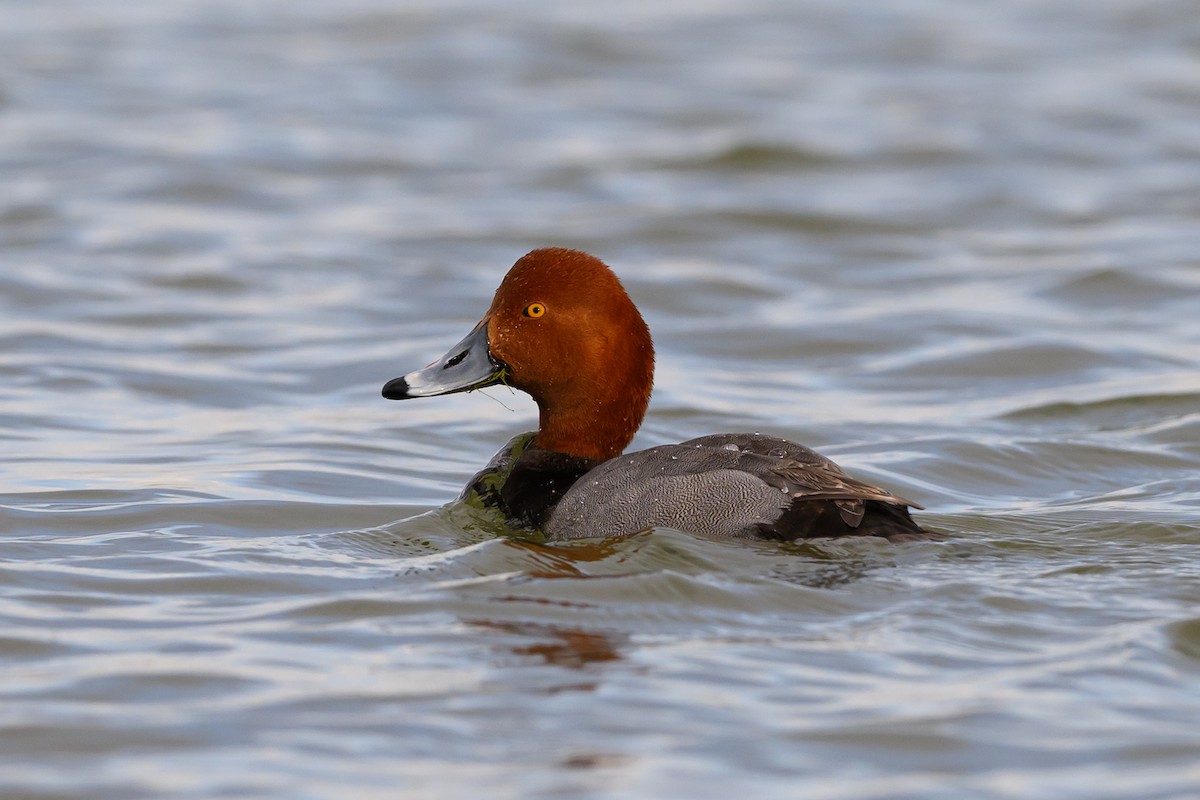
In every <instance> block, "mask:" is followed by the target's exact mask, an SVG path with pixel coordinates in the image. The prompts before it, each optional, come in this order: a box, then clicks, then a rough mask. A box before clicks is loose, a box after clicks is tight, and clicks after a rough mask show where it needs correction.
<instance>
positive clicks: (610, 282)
mask: <svg viewBox="0 0 1200 800" xmlns="http://www.w3.org/2000/svg"><path fill="white" fill-rule="evenodd" d="M653 382H654V346H653V344H652V342H651V339H650V331H649V329H648V328H647V327H646V323H645V321H644V320H643V319H642V315H641V314H640V313H638V310H637V307H636V306H634V304H633V301H632V300H630V299H629V295H628V294H626V292H625V289H624V287H622V286H621V282H620V281H619V280H618V279H617V276H616V275H615V274H614V273H613V271H612V270H611V269H609V267H608V266H607V265H605V264H604V263H603V262H602V261H600V259H598V258H596V257H594V256H592V255H589V254H587V253H583V252H580V251H578V250H568V249H564V248H542V249H538V250H534V251H532V252H530V253H528V254H527V255H525V256H524V257H522V258H521V259H520V260H518V261H517V263H516V264H514V265H513V267H512V269H510V270H509V272H508V274H507V275H506V276H505V277H504V280H503V281H502V282H501V284H500V288H499V289H497V290H496V295H495V297H494V298H493V300H492V304H491V307H490V308H489V309H488V310H487V313H485V314H484V315H483V319H482V320H481V321H480V322H479V324H478V325H476V326H475V328H474V329H473V330H472V331H471V332H470V333H469V334H467V336H466V338H465V339H463V340H462V341H461V342H459V343H458V344H456V345H455V346H454V347H452V348H451V349H450V351H449V352H448V353H447V354H446V355H445V356H444V357H442V358H440V359H438V360H437V361H434V362H433V363H432V364H430V365H429V366H427V367H425V368H423V369H419V370H416V371H414V372H410V373H408V374H407V375H404V376H402V377H399V378H395V379H394V380H391V381H389V382H388V383H387V384H386V385H385V386H384V387H383V396H384V397H385V398H387V399H389V400H406V399H409V398H414V397H432V396H435V395H442V394H451V393H454V392H467V391H472V390H474V389H482V388H483V387H485V386H493V385H496V384H505V385H508V386H512V387H514V388H517V389H521V390H522V391H524V392H527V393H528V394H529V395H530V396H532V397H533V399H534V401H536V402H537V406H538V412H539V419H538V430H537V431H536V432H534V433H532V434H523V435H522V436H518V437H516V438H515V439H513V440H512V441H511V442H509V444H508V445H506V446H505V448H504V449H502V450H501V451H500V452H499V453H497V454H496V457H495V458H493V459H492V462H491V463H490V464H489V465H488V467H487V468H485V469H484V470H483V471H482V472H480V473H479V474H478V475H476V476H475V478H473V479H472V481H471V482H470V483H469V484H468V486H467V489H466V490H464V497H465V496H466V495H468V494H471V493H474V494H476V495H477V496H479V497H481V498H482V500H483V502H484V503H485V504H487V505H490V506H494V507H496V508H498V509H499V510H500V511H502V512H503V513H504V515H505V516H506V518H507V520H508V523H509V524H510V525H512V526H514V527H520V528H528V529H535V530H540V531H542V532H543V533H544V534H545V536H546V537H547V539H550V540H557V539H572V538H583V537H593V536H594V537H609V536H622V535H628V534H632V533H636V532H638V531H641V530H644V529H646V528H651V527H656V526H663V527H670V528H676V529H680V530H684V531H690V532H694V533H699V534H709V535H715V536H727V537H763V538H768V539H782V540H795V539H807V538H814V537H830V536H847V535H857V536H884V537H888V538H891V539H894V540H899V539H913V538H924V537H925V536H926V535H928V534H929V532H927V531H925V530H923V529H922V528H920V527H919V526H918V525H917V524H916V523H915V522H913V520H912V517H911V516H910V515H909V512H908V509H909V508H910V507H911V508H918V509H919V508H922V506H920V505H918V504H917V503H914V502H913V501H911V500H905V499H904V498H903V497H898V496H896V495H894V494H892V493H891V492H888V491H886V490H884V489H881V488H879V487H877V486H872V485H871V484H869V483H865V482H863V481H860V480H857V479H855V478H852V477H850V476H849V475H847V474H846V473H845V472H844V471H843V470H842V469H841V467H839V466H838V465H837V464H835V463H833V462H832V461H830V460H829V459H827V458H825V457H824V456H822V455H820V454H819V453H816V452H814V451H813V450H810V449H808V448H807V447H803V446H801V445H798V444H795V443H794V442H790V441H787V440H785V439H779V438H776V437H774V436H764V435H760V434H757V433H754V434H751V433H722V434H716V435H711V436H702V437H700V438H698V439H691V440H689V441H686V442H682V443H680V444H666V445H660V446H658V447H651V448H649V449H647V450H641V451H637V452H633V453H626V454H624V455H622V452H623V451H624V450H625V447H626V446H627V445H628V444H629V442H630V441H632V439H633V436H634V433H636V431H637V429H638V426H640V425H641V423H642V418H643V417H644V416H645V414H646V407H647V405H648V403H649V401H650V390H651V386H652V385H653Z"/></svg>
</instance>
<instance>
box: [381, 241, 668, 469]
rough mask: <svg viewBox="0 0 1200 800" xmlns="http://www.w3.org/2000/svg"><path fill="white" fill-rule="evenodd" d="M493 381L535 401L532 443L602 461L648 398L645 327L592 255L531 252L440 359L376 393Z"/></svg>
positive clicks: (617, 448)
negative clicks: (536, 423) (537, 421)
mask: <svg viewBox="0 0 1200 800" xmlns="http://www.w3.org/2000/svg"><path fill="white" fill-rule="evenodd" d="M501 381H503V382H505V383H508V384H509V385H511V386H514V387H516V388H518V389H521V390H523V391H525V392H528V393H529V394H530V395H531V396H532V397H533V399H534V400H535V401H537V404H538V409H539V411H540V426H539V430H538V434H537V438H536V439H535V440H534V441H535V443H536V444H537V445H538V446H540V447H543V448H546V449H548V450H555V451H558V452H563V453H569V454H571V455H574V456H580V457H583V458H591V459H597V460H600V459H607V458H612V457H613V456H615V455H617V454H619V453H620V452H621V451H622V450H624V449H625V446H626V445H628V444H629V442H630V440H631V439H632V438H633V435H634V433H636V432H637V429H638V426H639V425H641V423H642V418H643V417H644V416H645V413H646V406H647V404H648V403H649V400H650V389H651V387H652V385H653V383H654V346H653V344H652V343H651V340H650V331H649V329H648V328H647V327H646V323H645V322H644V321H643V320H642V316H641V314H639V313H638V310H637V307H636V306H634V304H633V301H632V300H630V299H629V295H627V294H626V293H625V289H624V288H623V287H622V286H621V282H620V281H619V280H617V276H616V275H614V274H613V272H612V270H610V269H609V268H608V267H607V266H605V264H604V263H603V262H602V261H600V260H599V259H598V258H595V257H594V256H590V255H588V254H587V253H583V252H580V251H578V250H567V249H564V248H558V247H548V248H543V249H540V250H534V251H533V252H531V253H529V254H527V255H526V256H524V257H523V258H521V259H520V260H519V261H517V263H516V264H514V265H513V267H512V269H511V270H509V272H508V275H506V276H505V278H504V281H503V282H502V283H501V284H500V288H499V289H497V290H496V296H495V298H494V299H493V300H492V305H491V308H489V309H488V312H487V314H485V315H484V318H483V320H482V321H481V322H480V324H479V325H478V326H477V327H476V328H475V330H474V331H472V332H471V333H470V334H469V335H468V336H467V338H466V339H464V340H463V341H462V342H460V343H459V344H458V345H456V346H455V348H454V349H452V350H451V351H450V353H448V354H447V355H446V357H445V358H443V359H441V360H440V361H435V362H434V363H433V364H430V365H429V366H428V367H426V368H425V369H423V370H418V371H416V372H412V373H409V374H408V375H405V376H404V377H402V378H397V379H395V380H394V381H391V382H389V383H388V385H387V386H385V387H384V390H383V394H384V396H385V397H388V398H392V399H404V398H409V397H421V396H429V395H434V394H446V393H448V392H454V391H465V390H469V389H473V388H479V387H480V386H485V385H491V384H494V383H498V382H501Z"/></svg>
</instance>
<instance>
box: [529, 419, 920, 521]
mask: <svg viewBox="0 0 1200 800" xmlns="http://www.w3.org/2000/svg"><path fill="white" fill-rule="evenodd" d="M805 500H830V501H833V502H834V503H835V504H836V506H837V508H838V511H839V513H840V515H841V518H842V520H843V521H845V523H846V524H847V525H849V526H850V527H852V528H857V527H858V524H859V522H860V521H861V520H862V518H863V514H864V511H865V508H866V503H865V501H867V500H877V501H880V502H882V503H887V504H891V505H895V506H902V507H903V506H912V507H914V508H920V507H921V506H919V505H918V504H916V503H913V502H911V501H909V500H905V499H904V498H902V497H897V496H896V495H894V494H891V493H890V492H887V491H885V490H883V489H880V488H878V487H876V486H872V485H870V484H867V483H863V482H862V481H858V480H856V479H854V478H852V477H850V476H849V475H847V474H846V473H845V472H844V471H843V470H842V469H841V467H839V466H838V465H837V464H835V463H833V462H832V461H830V460H829V459H827V458H825V457H824V456H822V455H821V454H819V453H816V452H814V451H812V450H810V449H808V448H807V447H803V446H801V445H798V444H796V443H794V442H789V441H787V440H786V439H779V438H777V437H774V436H762V435H759V434H750V433H725V434H716V435H713V436H702V437H700V438H698V439H691V440H689V441H686V442H682V443H680V444H668V445H662V446H659V447H652V448H650V449H648V450H640V451H638V452H635V453H629V454H626V455H621V456H617V457H616V458H613V459H610V460H609V461H605V462H604V463H602V464H600V465H598V466H597V467H595V468H594V469H592V470H591V471H589V472H588V473H587V474H585V475H584V476H583V477H582V478H580V479H579V480H578V481H577V482H576V483H575V485H574V486H572V487H571V488H570V489H569V490H568V491H567V492H566V494H565V495H564V496H563V498H562V500H560V501H559V503H558V505H557V506H556V507H555V508H554V511H553V512H552V513H551V515H550V519H549V520H548V521H547V523H546V525H545V533H546V535H547V537H548V538H551V539H578V538H585V537H593V536H622V535H628V534H631V533H636V532H637V531H640V530H644V529H646V528H651V527H656V526H662V527H670V528H678V529H680V530H685V531H692V532H695V533H702V534H710V535H714V536H730V537H753V536H756V535H758V534H759V532H760V528H759V526H760V525H764V524H770V523H772V522H774V521H775V520H777V519H779V517H780V516H782V515H783V513H784V511H785V510H786V509H787V508H788V506H789V505H790V504H791V503H793V502H794V501H805Z"/></svg>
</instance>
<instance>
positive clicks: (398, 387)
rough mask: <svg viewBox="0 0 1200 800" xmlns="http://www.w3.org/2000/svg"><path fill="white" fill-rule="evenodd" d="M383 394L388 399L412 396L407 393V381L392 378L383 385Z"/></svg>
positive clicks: (403, 398) (404, 398)
mask: <svg viewBox="0 0 1200 800" xmlns="http://www.w3.org/2000/svg"><path fill="white" fill-rule="evenodd" d="M383 396H384V398H386V399H388V400H407V399H408V398H409V397H411V396H412V395H410V394H409V393H408V381H406V380H404V378H392V379H391V380H390V381H388V382H387V383H385V384H384V385H383Z"/></svg>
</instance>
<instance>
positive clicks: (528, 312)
mask: <svg viewBox="0 0 1200 800" xmlns="http://www.w3.org/2000/svg"><path fill="white" fill-rule="evenodd" d="M521 313H522V314H524V315H525V316H527V317H533V318H534V319H537V318H538V317H540V316H542V315H543V314H545V313H546V306H544V305H542V304H541V303H530V304H529V305H527V306H525V310H524V311H522V312H521Z"/></svg>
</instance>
